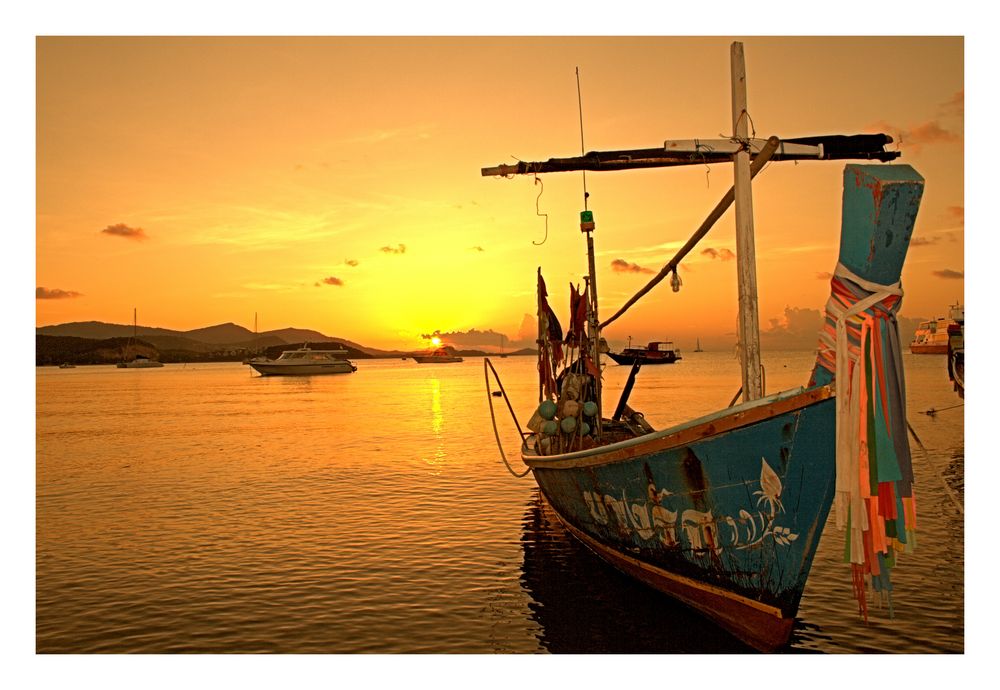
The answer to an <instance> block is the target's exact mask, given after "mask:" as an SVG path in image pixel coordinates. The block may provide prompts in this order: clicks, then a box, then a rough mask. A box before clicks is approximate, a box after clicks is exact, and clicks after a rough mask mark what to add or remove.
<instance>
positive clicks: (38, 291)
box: [35, 287, 83, 299]
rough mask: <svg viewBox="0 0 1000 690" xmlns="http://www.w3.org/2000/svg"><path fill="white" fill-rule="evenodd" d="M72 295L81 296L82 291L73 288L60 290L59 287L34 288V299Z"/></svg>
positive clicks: (64, 297)
mask: <svg viewBox="0 0 1000 690" xmlns="http://www.w3.org/2000/svg"><path fill="white" fill-rule="evenodd" d="M73 297H83V293H82V292H75V291H73V290H60V289H59V288H46V287H36V288H35V299H70V298H73Z"/></svg>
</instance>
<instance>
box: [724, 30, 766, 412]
mask: <svg viewBox="0 0 1000 690" xmlns="http://www.w3.org/2000/svg"><path fill="white" fill-rule="evenodd" d="M730 57H731V66H732V93H733V137H734V138H736V139H737V140H739V141H744V140H747V139H748V138H749V119H750V118H749V115H748V113H747V91H746V79H747V75H746V65H745V63H744V59H743V44H742V43H740V42H739V41H736V42H734V43H733V45H732V49H731V52H730ZM733 167H734V175H733V176H734V182H733V188H734V189H735V190H736V272H737V281H738V290H739V328H738V333H739V340H740V342H739V348H740V363H741V365H742V369H743V371H742V374H743V400H744V401H746V402H749V401H750V400H756V399H758V398H760V397H762V396H763V395H764V384H763V381H762V378H761V374H760V325H759V319H758V315H757V257H756V254H755V250H754V236H753V195H752V191H751V187H750V152H749V150H748V149H746V148H743V149H741V150H740V151H739V152H738V153H737V154H736V156H735V158H734V161H733Z"/></svg>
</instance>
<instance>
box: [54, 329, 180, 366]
mask: <svg viewBox="0 0 1000 690" xmlns="http://www.w3.org/2000/svg"><path fill="white" fill-rule="evenodd" d="M130 340H131V339H129V338H107V339H104V340H96V339H91V338H74V337H72V336H58V335H36V336H35V366H46V365H58V364H62V363H63V362H68V363H70V364H117V363H118V362H120V361H122V359H123V358H124V357H125V352H126V348H127V349H128V354H129V356H130V357H135V356H136V355H143V356H145V357H148V358H150V359H161V357H160V353H159V351H158V350H157V349H156V348H155V347H153V346H152V345H150V344H149V343H146V342H143V341H142V340H131V342H130ZM161 361H167V360H166V359H162V360H161Z"/></svg>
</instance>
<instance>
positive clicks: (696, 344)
mask: <svg viewBox="0 0 1000 690" xmlns="http://www.w3.org/2000/svg"><path fill="white" fill-rule="evenodd" d="M694 351H695V352H704V350H702V349H701V338H695V339H694Z"/></svg>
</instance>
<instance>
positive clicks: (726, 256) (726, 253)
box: [701, 247, 736, 261]
mask: <svg viewBox="0 0 1000 690" xmlns="http://www.w3.org/2000/svg"><path fill="white" fill-rule="evenodd" d="M701 255H702V256H707V257H708V258H709V259H721V260H722V261H731V260H733V259H735V258H736V255H735V254H733V253H732V252H731V251H730V250H728V249H726V248H725V247H723V248H722V249H715V248H714V247H707V248H706V249H702V250H701Z"/></svg>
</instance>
